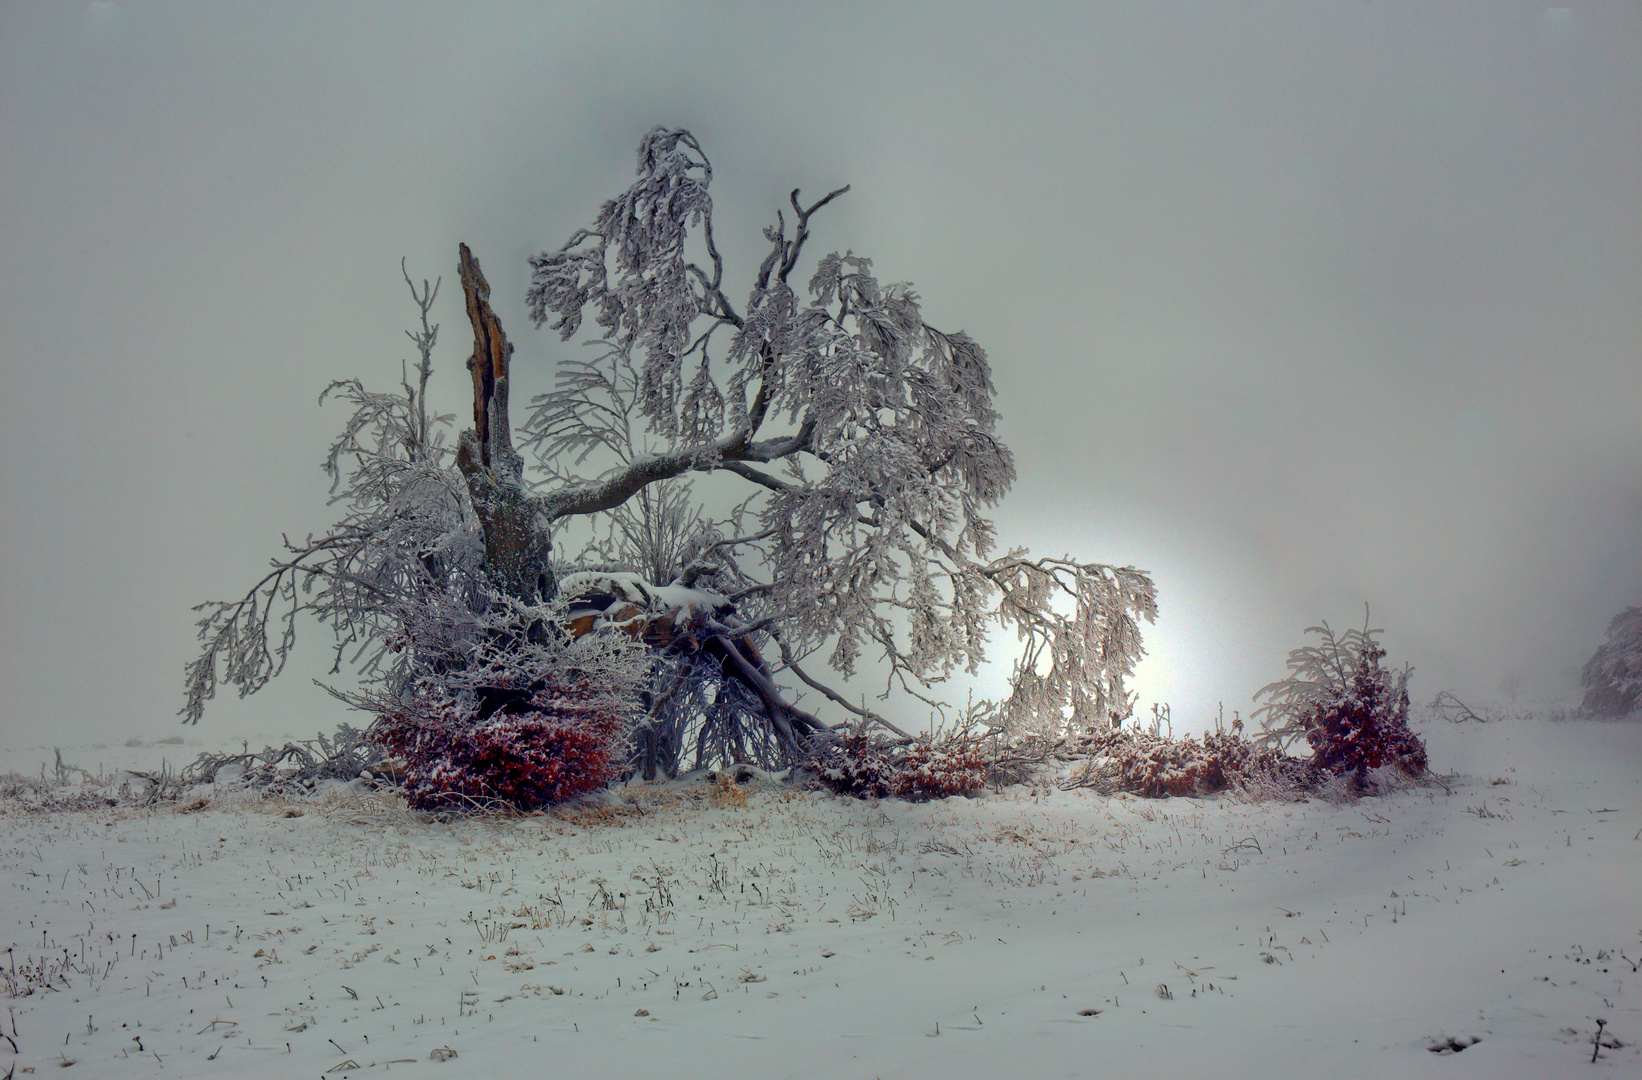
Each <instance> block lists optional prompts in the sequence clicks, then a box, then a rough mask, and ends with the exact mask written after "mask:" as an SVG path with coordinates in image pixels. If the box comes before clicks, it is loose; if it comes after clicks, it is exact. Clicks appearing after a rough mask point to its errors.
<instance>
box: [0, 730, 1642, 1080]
mask: <svg viewBox="0 0 1642 1080" xmlns="http://www.w3.org/2000/svg"><path fill="white" fill-rule="evenodd" d="M1417 726H1418V727H1419V728H1420V734H1421V735H1423V736H1424V737H1425V738H1426V739H1427V741H1428V744H1429V748H1430V754H1431V762H1432V765H1433V767H1434V768H1435V769H1437V770H1439V771H1440V772H1441V773H1442V781H1441V783H1427V784H1423V785H1410V786H1407V787H1403V788H1401V789H1397V790H1392V791H1389V792H1388V793H1386V794H1383V795H1381V796H1379V797H1374V798H1365V799H1348V798H1343V799H1341V800H1340V801H1328V800H1324V799H1312V800H1311V801H1305V802H1281V801H1270V802H1253V801H1249V800H1248V799H1246V798H1242V797H1237V796H1226V797H1220V798H1197V797H1183V798H1168V799H1137V798H1133V797H1129V796H1125V795H1122V794H1110V795H1109V794H1104V793H1102V792H1101V791H1099V790H1096V789H1095V788H1089V787H1083V788H1075V789H1072V790H1064V789H1062V788H1061V787H1060V786H1059V782H1057V778H1056V777H1055V776H1052V775H1048V776H1044V777H1041V778H1040V779H1039V781H1038V782H1037V783H1036V784H1035V785H1032V784H1029V785H1023V786H1020V787H1015V788H1010V789H1006V790H1005V791H1003V792H993V793H990V794H987V795H985V796H983V797H980V798H974V799H962V798H954V799H937V800H932V801H928V802H922V803H905V802H899V801H890V800H884V801H881V802H873V801H870V800H869V801H862V800H857V799H851V798H842V797H838V796H834V795H831V794H828V793H824V792H806V791H797V790H794V789H793V788H791V787H789V786H785V785H780V784H777V783H774V782H772V781H771V779H770V778H769V777H768V776H767V775H765V774H760V773H758V772H757V771H756V770H751V769H747V768H742V769H740V770H739V771H738V773H737V775H735V776H726V777H715V778H713V779H712V780H710V781H709V780H708V779H706V778H699V777H698V778H695V779H688V780H681V781H673V782H667V783H656V784H634V785H627V786H625V787H618V788H616V789H613V790H612V791H611V792H609V793H606V794H602V795H600V796H598V797H597V798H594V799H590V800H584V801H583V802H582V803H579V804H576V805H573V806H567V807H561V808H559V809H557V810H554V811H551V812H546V813H537V814H529V815H517V814H515V815H512V816H508V817H482V816H481V817H467V818H456V819H454V820H449V821H435V820H433V818H432V816H431V815H426V814H417V813H413V812H411V811H409V810H408V809H406V808H405V806H404V804H403V802H402V801H401V800H400V799H399V798H398V797H397V796H395V795H393V794H392V793H390V792H384V791H371V790H368V789H367V786H366V785H364V784H360V783H357V782H356V783H353V784H344V783H340V782H320V783H318V784H316V785H315V786H316V787H318V788H319V789H320V790H319V791H318V792H316V793H312V794H300V793H298V792H296V791H295V790H290V789H288V790H287V792H286V793H285V794H283V795H280V796H277V797H274V798H263V797H261V794H260V793H258V792H255V791H254V790H247V789H245V788H243V787H239V786H236V784H234V783H230V782H227V781H226V780H224V779H223V777H222V776H221V775H220V774H219V783H218V784H216V785H213V786H211V787H208V788H203V787H202V788H199V789H196V791H195V793H194V794H191V795H189V796H187V797H185V798H182V799H178V800H175V801H171V802H156V803H152V804H149V805H146V806H144V805H140V804H134V803H133V801H132V800H130V799H127V800H125V801H124V802H121V803H120V804H119V805H115V806H110V805H107V803H106V801H105V802H103V803H101V804H97V805H87V806H85V807H84V808H82V809H79V810H72V811H67V812H64V811H60V810H58V811H48V810H45V809H42V808H41V804H40V803H39V802H38V800H36V801H35V802H33V803H31V802H30V801H29V799H28V798H26V797H24V796H25V795H26V792H25V793H20V794H14V796H13V797H11V798H9V799H8V800H7V801H6V804H5V805H6V810H5V811H4V814H3V816H4V826H5V833H6V842H5V844H4V845H0V878H3V887H4V889H5V898H6V899H5V903H4V904H3V905H0V941H3V942H4V943H5V944H7V946H8V949H9V953H8V956H7V957H6V958H5V959H4V961H0V978H3V979H4V984H3V987H0V992H3V993H4V994H5V995H6V996H7V998H8V1000H7V1002H6V1004H7V1005H8V1007H9V1010H10V1014H9V1016H8V1017H7V1018H6V1019H5V1021H4V1023H5V1031H4V1034H5V1036H6V1038H5V1039H4V1040H0V1070H4V1069H9V1068H12V1067H13V1066H15V1067H16V1070H17V1074H18V1075H23V1071H24V1070H25V1069H34V1070H35V1072H36V1073H43V1072H44V1071H46V1069H47V1068H48V1067H52V1068H55V1067H60V1066H62V1065H63V1064H64V1062H65V1061H72V1062H75V1063H77V1065H78V1066H80V1067H81V1068H82V1069H84V1068H86V1067H89V1068H90V1070H91V1072H90V1073H88V1075H90V1074H96V1075H110V1076H112V1075H120V1076H167V1077H196V1076H199V1077H204V1076H211V1077H219V1076H223V1075H293V1076H296V1075H322V1074H330V1073H334V1074H336V1075H343V1074H345V1073H351V1072H354V1071H355V1070H356V1069H357V1070H358V1071H360V1072H361V1074H363V1073H366V1072H368V1071H369V1070H371V1069H372V1068H373V1067H380V1068H389V1067H394V1066H398V1065H404V1066H405V1067H406V1068H410V1069H412V1070H413V1071H415V1070H416V1069H417V1068H418V1067H419V1068H420V1069H421V1070H422V1071H426V1070H429V1069H435V1068H437V1067H438V1063H439V1062H440V1061H445V1062H446V1063H447V1064H452V1065H454V1066H457V1067H460V1069H461V1073H462V1074H463V1075H479V1074H483V1073H491V1074H494V1075H522V1074H524V1073H526V1072H531V1071H536V1070H538V1069H539V1064H540V1062H542V1061H544V1060H552V1061H553V1062H554V1063H555V1067H556V1068H555V1071H564V1072H566V1073H567V1074H569V1075H594V1074H611V1075H645V1074H648V1073H650V1072H653V1071H656V1070H658V1069H661V1070H666V1071H667V1072H669V1073H671V1074H678V1075H698V1074H706V1073H707V1072H708V1071H709V1070H711V1071H712V1072H713V1073H715V1074H716V1073H717V1072H721V1071H723V1069H724V1068H725V1067H726V1066H725V1064H724V1062H725V1060H726V1055H727V1054H732V1055H733V1060H734V1062H735V1066H734V1067H735V1069H736V1071H741V1072H748V1073H750V1074H753V1075H759V1076H767V1077H789V1076H790V1077H800V1076H802V1077H834V1076H836V1077H860V1076H875V1075H881V1076H913V1075H923V1076H950V1077H982V1076H985V1077H995V1076H1003V1075H1014V1074H1017V1073H1022V1072H1026V1073H1027V1074H1033V1073H1044V1074H1052V1075H1156V1076H1192V1077H1203V1076H1216V1077H1256V1076H1258V1077H1268V1076H1271V1075H1284V1074H1297V1075H1316V1074H1322V1073H1323V1072H1324V1071H1325V1070H1326V1072H1327V1074H1328V1075H1339V1076H1397V1077H1400V1078H1402V1077H1412V1078H1418V1077H1435V1076H1442V1077H1445V1078H1446V1077H1454V1076H1468V1077H1480V1076H1488V1077H1506V1076H1509V1077H1517V1076H1524V1077H1526V1076H1533V1077H1561V1076H1580V1077H1586V1076H1591V1075H1599V1076H1636V1075H1639V1074H1642V1052H1639V1049H1638V1044H1639V1043H1642V974H1639V971H1638V968H1639V967H1642V963H1639V961H1642V915H1639V911H1638V908H1637V905H1636V900H1635V898H1636V897H1637V896H1638V895H1642V858H1639V856H1642V798H1639V794H1638V785H1637V783H1636V775H1637V765H1638V763H1639V762H1642V725H1637V724H1605V723H1591V722H1568V723H1549V722H1547V721H1545V720H1543V719H1529V718H1522V717H1507V718H1504V719H1501V720H1499V721H1497V722H1494V723H1490V724H1487V725H1486V726H1483V725H1476V724H1449V723H1446V722H1443V721H1441V720H1438V719H1435V718H1427V719H1425V720H1424V721H1422V722H1418V724H1417ZM253 741H255V740H253ZM272 741H273V742H274V743H275V744H276V745H278V744H279V743H280V742H281V741H282V740H272ZM239 746H240V744H239V743H237V742H236V743H235V744H234V747H233V748H234V749H238V748H239ZM198 749H199V748H198V747H193V748H190V750H191V751H193V752H197V750H198ZM222 749H223V750H224V751H225V752H226V751H227V750H228V749H229V748H227V747H223V748H222ZM145 755H146V756H145ZM167 755H168V756H170V757H171V758H172V759H173V760H174V759H175V758H176V757H177V756H179V752H178V750H177V749H176V748H141V749H124V750H122V749H120V748H114V749H111V750H101V751H93V750H91V749H90V748H65V752H64V760H65V761H68V762H74V763H84V764H85V766H86V773H78V772H76V773H73V774H72V775H71V776H70V779H72V780H76V781H79V784H78V786H77V787H76V788H75V789H74V790H79V791H82V792H83V793H87V794H90V795H91V796H93V797H95V798H101V797H102V796H101V794H100V793H99V791H94V790H91V789H90V788H89V787H87V781H86V774H90V775H91V776H94V777H97V776H100V777H105V778H113V777H115V776H116V775H117V774H118V772H119V771H120V770H122V769H123V770H125V771H126V772H128V773H131V774H135V773H154V772H157V771H159V770H160V768H161V765H162V762H161V760H160V759H161V757H162V756H167ZM53 760H54V759H53V755H52V752H51V750H50V749H45V750H43V751H42V750H29V749H26V748H18V747H12V748H5V749H0V772H3V771H10V772H11V773H12V774H13V775H14V776H17V777H21V776H30V777H32V776H35V775H36V774H38V773H39V771H40V768H41V766H42V765H43V766H45V768H46V770H47V772H48V773H49V772H51V771H52V763H53ZM1067 778H1069V776H1068V777H1061V778H1059V779H1060V780H1062V781H1063V780H1065V779H1067ZM741 781H745V782H741ZM39 783H40V784H42V785H45V786H47V787H51V786H52V785H54V784H55V778H54V777H53V778H51V779H50V780H42V781H40V782H39ZM102 790H106V789H102ZM202 800H203V802H202ZM1593 1055H1594V1057H1595V1058H1596V1060H1595V1062H1594V1063H1593V1061H1592V1058H1593ZM413 1062H414V1063H416V1064H415V1065H412V1064H411V1063H413ZM451 1075H456V1074H455V1073H452V1074H451Z"/></svg>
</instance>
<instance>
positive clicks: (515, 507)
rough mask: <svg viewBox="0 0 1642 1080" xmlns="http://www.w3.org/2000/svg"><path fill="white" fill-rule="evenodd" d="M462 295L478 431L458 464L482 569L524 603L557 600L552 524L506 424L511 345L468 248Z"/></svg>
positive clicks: (466, 440)
mask: <svg viewBox="0 0 1642 1080" xmlns="http://www.w3.org/2000/svg"><path fill="white" fill-rule="evenodd" d="M458 258H459V270H460V274H461V280H462V294H463V296H464V298H465V299H466V302H467V312H468V320H469V321H470V322H471V323H472V324H473V355H472V356H471V357H469V358H468V362H467V367H468V371H469V373H471V374H472V376H473V429H472V430H469V431H464V432H462V435H461V439H460V440H459V442H458V443H457V449H456V467H457V468H458V469H460V470H461V473H462V476H463V477H464V478H466V480H467V484H468V494H469V495H470V496H471V497H472V500H473V510H474V513H476V514H477V515H478V517H479V524H480V527H481V528H482V529H483V530H484V534H485V570H486V573H488V574H489V575H490V579H491V581H492V583H494V584H495V586H496V587H497V588H498V589H500V590H501V591H502V592H504V593H506V594H507V595H509V596H512V597H514V598H515V599H517V600H519V601H521V602H523V603H526V604H536V603H541V602H545V601H547V600H550V599H552V598H553V594H554V592H555V584H554V580H553V570H552V566H551V564H550V563H549V561H548V557H549V555H550V553H551V552H552V549H553V544H552V537H551V535H550V533H549V528H550V524H551V520H550V518H549V517H548V515H547V514H546V513H545V511H544V507H543V505H542V500H541V499H539V498H537V497H535V496H533V495H531V494H530V493H529V491H527V490H526V488H525V485H524V475H523V474H524V461H523V459H522V458H521V457H520V456H519V452H518V451H517V450H515V449H514V447H513V433H512V429H511V427H510V426H509V424H508V415H507V408H508V403H507V397H508V362H509V360H510V359H511V357H512V355H513V346H512V344H511V343H509V342H508V340H507V334H506V333H504V332H503V330H502V322H501V320H500V319H499V318H497V317H496V312H495V311H494V310H492V309H491V306H490V283H489V282H487V281H486V280H485V275H484V273H483V272H482V271H481V270H480V269H479V260H478V259H477V258H475V257H474V255H473V252H472V251H471V250H470V249H469V248H468V246H467V245H466V244H462V245H461V246H460V249H459V256H458Z"/></svg>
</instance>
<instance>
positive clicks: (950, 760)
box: [815, 731, 988, 802]
mask: <svg viewBox="0 0 1642 1080" xmlns="http://www.w3.org/2000/svg"><path fill="white" fill-rule="evenodd" d="M987 767H988V760H987V757H986V755H985V754H984V753H983V752H982V750H981V749H980V747H979V746H976V745H974V744H972V743H971V742H969V741H967V740H964V741H957V742H954V743H951V744H949V745H944V746H937V745H936V744H935V743H933V742H931V741H930V740H929V739H927V738H926V739H917V740H915V741H913V742H912V743H911V744H910V745H904V746H896V745H894V744H891V743H886V742H874V741H872V740H871V739H870V738H869V737H868V736H867V735H866V733H864V732H859V731H858V732H852V733H850V734H847V735H844V736H843V737H842V738H840V739H839V740H838V741H837V742H836V743H834V744H832V745H830V746H827V747H826V748H825V749H823V750H822V751H821V752H820V754H819V755H818V756H817V758H816V761H815V769H816V782H817V783H819V784H820V785H821V786H822V787H824V788H826V789H828V790H829V791H834V792H837V793H838V794H840V795H851V796H854V797H855V798H858V799H907V800H910V801H914V802H916V801H921V800H923V799H940V798H945V797H946V796H949V795H973V794H975V793H976V792H978V791H980V790H981V788H982V787H984V786H985V784H986V771H987Z"/></svg>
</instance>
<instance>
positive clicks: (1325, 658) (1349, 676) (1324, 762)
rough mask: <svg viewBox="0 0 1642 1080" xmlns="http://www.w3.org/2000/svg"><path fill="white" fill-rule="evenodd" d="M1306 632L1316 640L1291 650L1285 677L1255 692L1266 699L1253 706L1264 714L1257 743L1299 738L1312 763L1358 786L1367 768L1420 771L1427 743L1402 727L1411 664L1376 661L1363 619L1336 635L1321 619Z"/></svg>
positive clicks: (1378, 650) (1379, 654) (1380, 651)
mask: <svg viewBox="0 0 1642 1080" xmlns="http://www.w3.org/2000/svg"><path fill="white" fill-rule="evenodd" d="M1307 633H1314V634H1318V635H1320V636H1321V637H1322V643H1321V644H1320V645H1312V646H1306V647H1304V648H1300V649H1295V650H1294V651H1292V652H1291V653H1289V659H1288V666H1289V674H1288V677H1287V678H1284V679H1282V680H1279V681H1278V682H1274V683H1271V684H1270V685H1268V686H1266V687H1264V688H1262V689H1261V690H1260V692H1259V693H1258V694H1256V695H1255V698H1256V700H1258V699H1260V698H1262V697H1264V698H1266V699H1267V703H1266V704H1265V705H1263V706H1262V707H1260V708H1258V709H1256V710H1255V711H1254V715H1255V716H1257V717H1259V716H1262V714H1264V716H1263V721H1262V722H1263V726H1264V728H1265V731H1264V734H1263V735H1262V736H1261V737H1260V739H1259V740H1258V741H1259V742H1260V743H1261V744H1262V745H1264V746H1267V747H1271V748H1275V749H1285V748H1287V747H1288V746H1290V745H1292V744H1295V743H1298V742H1299V741H1300V740H1302V739H1303V740H1304V741H1305V743H1306V745H1308V746H1309V747H1310V748H1311V751H1312V758H1311V762H1312V764H1313V765H1314V766H1315V767H1316V768H1318V769H1321V770H1324V771H1325V772H1328V773H1330V774H1333V775H1337V776H1349V777H1351V779H1352V781H1353V783H1354V784H1355V785H1357V786H1358V787H1359V788H1360V787H1363V786H1365V784H1366V783H1367V781H1368V773H1369V771H1370V770H1372V769H1380V768H1385V767H1394V768H1396V769H1398V770H1399V771H1401V772H1403V773H1405V774H1407V775H1409V776H1420V775H1423V774H1424V773H1425V771H1426V765H1427V761H1426V752H1425V743H1424V742H1423V741H1422V740H1421V739H1420V737H1419V736H1418V735H1416V734H1415V733H1414V732H1413V730H1412V729H1411V728H1410V727H1409V726H1408V704H1409V703H1408V679H1409V676H1410V675H1411V674H1412V671H1413V669H1412V668H1409V667H1404V668H1402V669H1401V670H1397V671H1391V670H1387V669H1385V668H1384V667H1382V666H1381V661H1382V660H1384V659H1385V648H1384V647H1383V646H1381V645H1380V643H1379V642H1378V641H1376V640H1374V635H1375V634H1378V633H1381V631H1379V630H1370V629H1369V628H1368V626H1367V624H1366V623H1365V624H1364V627H1363V629H1361V630H1348V631H1346V632H1345V633H1344V634H1342V635H1340V636H1339V637H1335V635H1334V632H1333V631H1332V630H1331V629H1330V628H1329V626H1328V624H1327V623H1324V624H1323V625H1322V626H1313V627H1310V628H1309V629H1308V630H1307Z"/></svg>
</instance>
